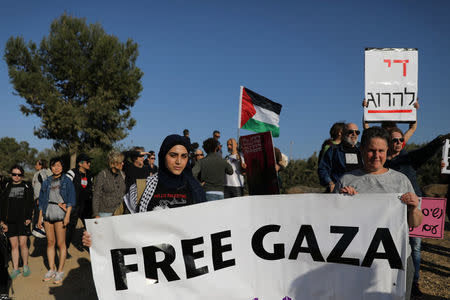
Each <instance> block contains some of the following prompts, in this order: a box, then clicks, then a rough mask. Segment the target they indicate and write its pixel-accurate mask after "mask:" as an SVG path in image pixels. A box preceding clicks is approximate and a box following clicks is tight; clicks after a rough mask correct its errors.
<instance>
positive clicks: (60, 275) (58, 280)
mask: <svg viewBox="0 0 450 300" xmlns="http://www.w3.org/2000/svg"><path fill="white" fill-rule="evenodd" d="M63 277H64V272H56V276H55V279H54V280H53V283H55V284H59V283H61V282H62V281H63Z"/></svg>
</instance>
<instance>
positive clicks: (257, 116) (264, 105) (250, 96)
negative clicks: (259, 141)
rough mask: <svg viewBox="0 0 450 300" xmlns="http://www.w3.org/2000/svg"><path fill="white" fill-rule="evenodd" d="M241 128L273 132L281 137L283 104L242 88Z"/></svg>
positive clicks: (275, 135) (274, 135) (273, 134)
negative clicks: (280, 123)
mask: <svg viewBox="0 0 450 300" xmlns="http://www.w3.org/2000/svg"><path fill="white" fill-rule="evenodd" d="M239 102H240V107H239V110H240V114H239V128H244V129H247V130H250V131H254V132H266V131H271V132H272V136H273V137H278V136H280V126H279V125H278V123H279V122H280V112H281V106H282V105H281V104H279V103H276V102H273V101H271V100H269V99H267V98H266V97H264V96H261V95H259V94H257V93H255V92H253V91H251V90H249V89H248V88H246V87H243V86H241V99H240V101H239Z"/></svg>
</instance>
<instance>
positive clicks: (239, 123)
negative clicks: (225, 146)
mask: <svg viewBox="0 0 450 300" xmlns="http://www.w3.org/2000/svg"><path fill="white" fill-rule="evenodd" d="M243 90H244V87H243V86H242V85H241V92H240V95H239V109H238V113H239V115H238V127H237V128H238V129H237V142H238V143H239V137H240V136H241V131H240V130H241V114H242V91H243Z"/></svg>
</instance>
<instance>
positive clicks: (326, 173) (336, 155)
mask: <svg viewBox="0 0 450 300" xmlns="http://www.w3.org/2000/svg"><path fill="white" fill-rule="evenodd" d="M359 134H360V131H359V130H358V126H357V125H356V124H355V123H347V124H345V128H344V132H343V140H342V142H341V143H340V144H339V145H332V146H331V147H330V148H329V149H328V150H327V151H326V152H325V154H324V155H323V158H322V160H321V161H320V163H319V168H318V174H319V179H320V184H321V185H323V186H326V187H327V192H332V191H333V190H334V186H335V183H336V182H337V181H338V180H339V179H340V178H341V177H342V175H344V173H347V172H350V171H353V170H356V169H360V168H362V167H363V162H362V157H361V152H360V150H359V144H358V136H359Z"/></svg>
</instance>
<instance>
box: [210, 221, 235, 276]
mask: <svg viewBox="0 0 450 300" xmlns="http://www.w3.org/2000/svg"><path fill="white" fill-rule="evenodd" d="M229 237H231V230H226V231H222V232H217V233H213V234H211V249H212V261H213V266H214V271H217V270H220V269H223V268H228V267H231V266H234V265H236V261H235V260H234V259H229V260H223V256H222V254H223V253H224V252H228V251H231V250H232V246H231V244H225V245H222V239H224V238H229Z"/></svg>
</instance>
